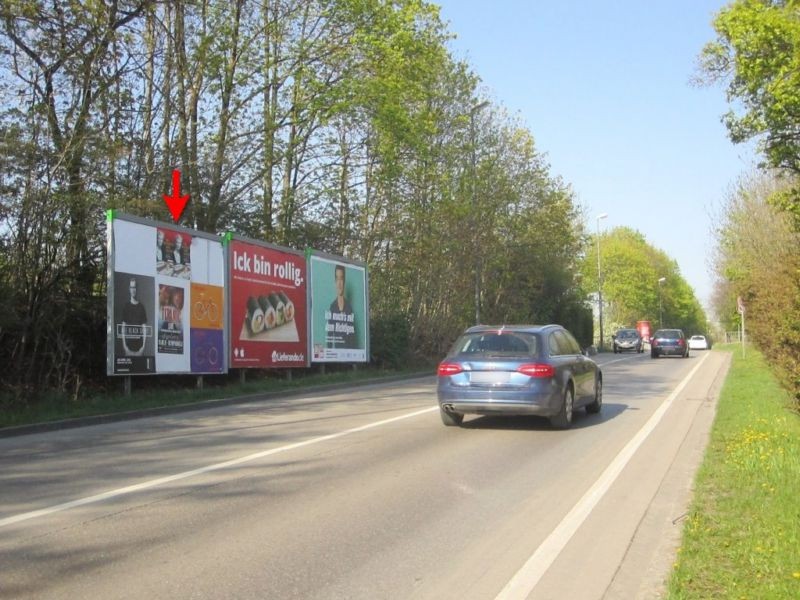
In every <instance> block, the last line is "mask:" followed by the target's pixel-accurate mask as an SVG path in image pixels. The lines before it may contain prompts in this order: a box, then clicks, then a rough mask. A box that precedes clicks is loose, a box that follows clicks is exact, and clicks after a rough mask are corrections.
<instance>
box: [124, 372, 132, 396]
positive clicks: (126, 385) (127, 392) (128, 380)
mask: <svg viewBox="0 0 800 600" xmlns="http://www.w3.org/2000/svg"><path fill="white" fill-rule="evenodd" d="M131 387H132V383H131V376H130V375H126V376H125V377H123V378H122V395H123V396H125V397H126V398H130V396H131Z"/></svg>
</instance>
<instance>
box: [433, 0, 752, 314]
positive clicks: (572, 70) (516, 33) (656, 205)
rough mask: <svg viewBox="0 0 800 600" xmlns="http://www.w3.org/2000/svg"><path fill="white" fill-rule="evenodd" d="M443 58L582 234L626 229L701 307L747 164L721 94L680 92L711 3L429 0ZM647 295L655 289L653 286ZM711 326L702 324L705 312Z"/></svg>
mask: <svg viewBox="0 0 800 600" xmlns="http://www.w3.org/2000/svg"><path fill="white" fill-rule="evenodd" d="M432 3H433V4H437V5H439V6H440V7H441V18H442V20H443V21H444V22H445V23H447V24H448V29H449V31H450V32H451V33H453V34H455V35H456V36H457V38H456V39H455V40H454V41H453V42H452V43H451V45H450V48H451V50H452V52H453V54H454V56H455V57H456V58H460V59H463V60H465V61H466V62H467V63H469V64H470V65H471V67H472V70H473V71H474V72H475V73H476V74H477V75H478V76H479V77H480V78H481V80H482V82H483V86H484V88H485V92H486V95H487V97H488V98H489V99H490V100H491V101H492V103H493V104H496V105H499V106H502V107H504V108H505V109H506V110H508V112H509V113H511V114H512V115H518V116H519V117H520V118H521V119H522V121H523V123H524V124H525V125H526V126H527V128H528V129H529V130H530V132H531V133H532V134H533V136H534V139H535V140H536V144H537V147H538V149H539V151H540V152H543V153H544V154H546V155H547V159H548V162H549V163H550V165H551V173H552V174H553V175H558V176H561V177H562V178H563V179H564V181H565V182H566V183H569V184H570V185H571V186H572V187H573V189H574V190H575V192H576V194H577V197H578V202H579V203H580V205H581V206H583V207H584V208H585V211H586V218H587V226H588V228H589V230H590V231H591V232H594V231H595V230H596V225H597V221H596V217H597V215H599V214H601V213H608V218H606V219H605V220H603V221H601V222H600V223H601V227H602V228H603V229H607V228H613V227H616V226H628V227H632V228H634V229H636V230H638V231H640V232H641V233H643V234H644V235H645V236H646V237H647V240H648V243H649V244H650V245H652V246H654V247H656V248H659V249H660V250H663V251H664V252H665V253H666V254H667V255H668V256H669V257H670V258H672V259H674V260H675V261H677V263H678V266H679V268H680V272H681V275H682V276H683V278H684V279H685V280H686V281H687V282H688V283H689V285H691V286H692V287H693V288H694V291H695V294H696V296H697V298H698V300H700V302H702V303H703V304H704V305H706V306H708V300H709V298H710V295H711V290H712V284H713V278H712V276H711V274H710V272H709V259H710V257H711V254H712V250H713V238H712V236H711V229H712V222H711V221H712V215H715V214H718V212H719V205H720V203H721V202H722V200H723V199H724V197H725V195H726V193H727V192H728V190H729V189H730V187H731V186H732V185H734V184H735V182H736V180H737V178H738V177H739V176H741V175H742V174H744V173H746V172H748V171H750V170H751V169H752V168H753V164H754V162H755V158H754V152H753V151H752V150H751V147H749V146H741V145H739V146H737V145H734V144H733V143H731V142H730V141H729V140H728V138H727V134H726V130H725V127H724V125H723V124H722V123H721V120H720V119H721V116H722V115H723V114H724V113H725V112H727V110H728V108H729V107H728V104H727V102H726V98H725V90H724V89H723V88H721V87H712V88H698V87H694V86H692V85H691V84H690V82H689V81H690V78H691V77H692V75H693V74H694V73H695V68H696V67H695V65H696V61H697V57H698V55H699V53H700V51H701V49H702V47H703V46H704V44H706V43H707V42H709V41H712V40H714V39H715V34H714V30H713V29H712V27H711V21H712V19H713V16H714V14H715V13H716V12H718V11H719V10H720V9H721V8H722V7H723V6H725V5H726V4H727V3H726V2H723V1H720V0H717V1H714V0H675V1H672V2H666V1H662V2H643V1H642V0H607V1H606V2H597V1H594V0H563V1H556V2H552V1H550V2H541V1H538V0H529V1H522V0H519V1H512V0H494V1H493V2H487V1H486V0H438V1H437V0H432ZM652 284H653V285H656V283H655V282H652ZM709 317H711V315H709Z"/></svg>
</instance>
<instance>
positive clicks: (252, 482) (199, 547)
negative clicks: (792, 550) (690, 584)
mask: <svg viewBox="0 0 800 600" xmlns="http://www.w3.org/2000/svg"><path fill="white" fill-rule="evenodd" d="M598 362H600V363H601V364H602V365H603V370H604V375H605V398H604V406H603V410H602V412H601V413H600V414H599V415H586V414H584V413H583V411H580V413H579V414H578V415H577V418H576V421H575V424H574V426H573V428H572V429H570V430H568V431H555V430H552V429H551V428H550V426H549V425H548V423H547V421H545V420H543V419H536V418H522V419H519V418H518V419H508V418H495V417H491V418H489V417H471V418H470V417H468V418H467V419H466V420H465V422H464V426H463V427H461V428H445V427H444V426H443V425H442V424H441V422H440V420H439V415H438V409H437V408H436V396H435V382H434V378H432V377H431V378H426V379H417V380H413V381H409V382H405V383H392V384H385V385H375V386H370V387H362V388H353V389H351V390H348V391H339V392H336V393H328V394H320V395H316V396H306V397H293V398H290V399H285V400H275V399H272V400H269V401H265V402H263V403H248V404H243V405H233V406H226V407H220V408H214V409H208V410H202V411H194V412H186V413H180V414H173V415H166V416H160V417H152V418H145V419H139V420H133V421H124V422H119V423H112V424H103V425H95V426H91V427H83V428H78V429H68V430H62V431H53V432H47V433H37V434H31V435H25V436H18V437H13V438H7V439H0V598H37V599H38V598H69V599H70V600H72V599H75V598H103V599H110V598H169V599H176V598H215V599H216V598H237V599H240V598H280V599H288V598H304V599H306V598H308V599H317V598H319V599H323V598H324V599H332V598H355V599H361V598H363V599H370V600H374V599H376V598H391V599H393V598H403V599H405V598H420V599H422V598H426V599H427V598H430V599H434V598H435V599H442V598H454V599H455V598H458V599H461V598H475V599H484V598H486V599H494V598H559V599H561V598H571V599H580V598H625V599H629V598H657V597H658V595H659V593H660V591H661V590H662V582H663V580H664V578H665V577H666V576H667V574H668V572H669V569H670V568H671V565H672V562H673V561H674V555H675V549H676V547H677V544H678V539H679V535H680V530H681V527H682V525H683V523H682V520H683V517H684V516H685V513H686V510H687V505H688V500H689V490H690V486H691V481H692V477H693V475H694V471H695V469H696V466H697V464H698V461H699V460H700V458H701V456H702V451H703V448H704V446H705V444H706V441H707V435H708V430H709V428H710V425H711V421H712V419H713V414H714V406H715V400H716V396H717V394H718V391H719V388H720V386H721V382H722V379H723V378H724V375H725V373H726V371H727V366H728V355H727V354H724V353H718V352H694V353H693V354H692V356H691V357H690V358H689V359H679V358H666V359H664V358H662V359H659V360H651V359H650V357H649V355H648V354H642V355H635V354H626V355H601V356H600V357H599V358H598Z"/></svg>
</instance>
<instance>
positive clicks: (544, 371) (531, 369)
mask: <svg viewBox="0 0 800 600" xmlns="http://www.w3.org/2000/svg"><path fill="white" fill-rule="evenodd" d="M517 371H518V372H520V373H523V374H525V375H527V376H528V377H552V376H553V375H555V374H556V370H555V369H554V368H553V365H546V364H540V363H532V364H529V365H521V366H520V367H518V368H517Z"/></svg>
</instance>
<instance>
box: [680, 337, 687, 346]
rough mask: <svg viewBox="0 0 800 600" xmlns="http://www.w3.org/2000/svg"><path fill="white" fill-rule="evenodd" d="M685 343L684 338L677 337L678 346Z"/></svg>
mask: <svg viewBox="0 0 800 600" xmlns="http://www.w3.org/2000/svg"><path fill="white" fill-rule="evenodd" d="M685 343H686V340H683V339H681V338H678V346H683V345H684V344H685Z"/></svg>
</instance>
